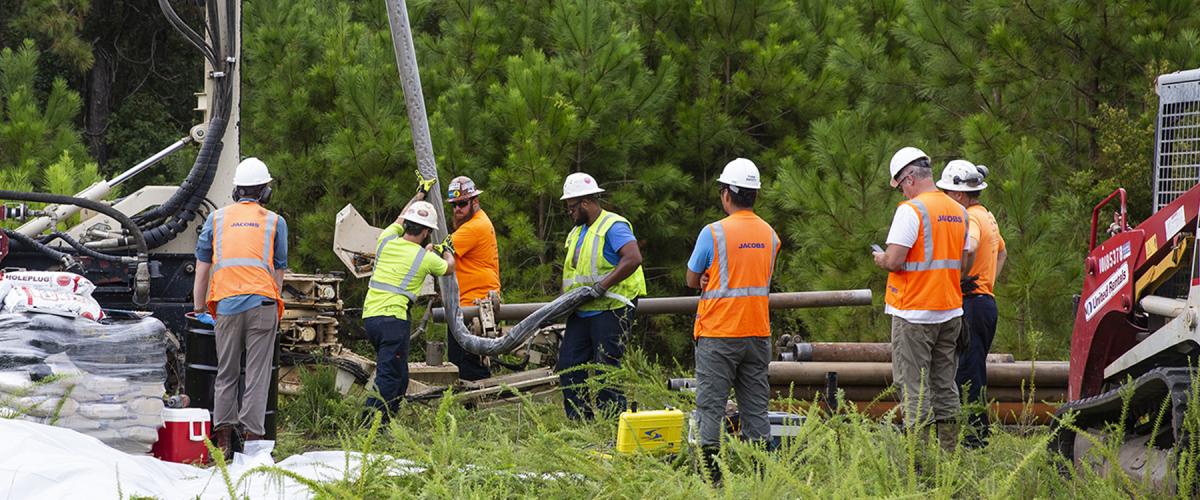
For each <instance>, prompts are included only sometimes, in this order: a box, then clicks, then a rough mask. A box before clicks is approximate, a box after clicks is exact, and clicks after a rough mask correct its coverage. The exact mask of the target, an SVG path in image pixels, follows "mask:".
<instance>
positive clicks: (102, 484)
mask: <svg viewBox="0 0 1200 500" xmlns="http://www.w3.org/2000/svg"><path fill="white" fill-rule="evenodd" d="M360 458H361V455H360V454H358V453H355V452H345V451H314V452H308V453H305V454H303V455H295V456H292V457H288V458H287V459H285V460H283V461H282V462H279V463H277V464H276V463H275V462H274V461H273V460H272V459H271V456H270V454H269V450H266V451H265V452H263V453H257V454H254V455H243V454H235V455H234V460H233V463H231V464H230V465H229V467H227V469H226V470H227V471H228V473H229V477H230V480H231V481H232V482H233V483H234V484H238V481H239V480H241V484H240V486H238V488H237V493H238V496H239V497H248V498H254V499H258V498H264V499H275V498H280V499H288V500H291V499H300V498H311V497H312V494H311V492H310V491H309V490H308V488H306V487H304V486H302V485H300V484H299V483H297V482H296V481H293V480H291V479H282V478H280V477H279V476H278V475H274V476H272V475H268V474H263V473H252V474H248V475H247V471H249V470H251V469H253V468H255V467H258V466H264V465H266V466H271V465H274V466H276V467H278V468H280V469H283V470H287V471H291V472H293V473H295V474H298V475H299V476H301V477H305V478H309V479H312V480H314V481H336V480H341V479H346V478H355V477H357V470H358V465H359V459H360ZM406 465H407V464H405V463H404V462H403V461H396V462H395V463H394V466H395V467H396V472H397V473H403V472H405V471H404V469H407V467H406ZM410 470H411V469H410ZM243 476H244V477H243ZM131 495H143V496H153V497H158V498H164V499H167V498H197V497H199V498H228V497H229V490H228V488H227V487H226V485H225V479H224V478H223V476H222V475H221V473H220V471H219V470H218V469H217V468H216V467H210V468H207V469H205V468H200V467H195V466H191V465H185V464H176V463H170V462H163V461H160V460H158V459H156V458H154V457H151V456H137V455H129V454H126V453H123V452H120V451H117V450H115V449H113V448H110V447H108V446H106V445H104V443H101V442H100V441H99V440H97V439H96V438H93V437H90V436H86V435H83V434H80V433H78V432H75V431H73V430H70V429H64V428H60V427H51V426H48V425H42V424H37V423H33V422H25V421H20V420H11V419H4V418H0V500H7V499H24V498H37V499H50V498H72V499H75V498H128V497H129V496H131Z"/></svg>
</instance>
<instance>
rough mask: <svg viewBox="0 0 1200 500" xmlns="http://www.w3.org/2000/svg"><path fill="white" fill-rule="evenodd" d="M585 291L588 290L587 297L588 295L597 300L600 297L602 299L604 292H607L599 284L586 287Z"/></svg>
mask: <svg viewBox="0 0 1200 500" xmlns="http://www.w3.org/2000/svg"><path fill="white" fill-rule="evenodd" d="M587 290H588V295H590V296H591V297H592V298H593V299H598V298H600V297H603V296H604V294H605V293H606V292H608V289H607V288H605V287H604V285H601V284H600V283H596V284H594V285H592V286H589V287H587Z"/></svg>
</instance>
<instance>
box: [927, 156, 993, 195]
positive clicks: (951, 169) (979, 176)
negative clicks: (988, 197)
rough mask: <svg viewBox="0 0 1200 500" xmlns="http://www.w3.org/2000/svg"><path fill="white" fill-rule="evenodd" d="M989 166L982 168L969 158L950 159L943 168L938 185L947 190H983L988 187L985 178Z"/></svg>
mask: <svg viewBox="0 0 1200 500" xmlns="http://www.w3.org/2000/svg"><path fill="white" fill-rule="evenodd" d="M986 172H987V167H983V168H982V169H980V168H979V167H977V166H976V165H975V164H974V163H971V162H969V161H967V160H950V163H947V164H946V168H944V169H942V179H941V180H939V181H937V187H939V188H941V189H945V190H947V191H982V190H983V189H984V188H986V187H987V183H986V182H983V178H984V176H985V175H987V174H986Z"/></svg>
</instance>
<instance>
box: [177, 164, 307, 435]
mask: <svg viewBox="0 0 1200 500" xmlns="http://www.w3.org/2000/svg"><path fill="white" fill-rule="evenodd" d="M271 180H272V179H271V174H270V172H268V170H267V165H266V164H265V163H263V162H262V161H261V160H259V159H258V158H247V159H245V160H243V161H242V162H241V163H239V164H238V166H237V169H236V170H235V171H234V176H233V185H234V192H233V199H234V200H235V201H237V203H235V204H233V205H229V206H227V207H224V208H221V209H218V210H216V211H214V212H212V213H211V214H209V215H208V218H207V219H206V220H205V221H204V226H203V227H202V228H201V230H200V239H199V241H198V242H197V244H196V279H195V282H194V284H193V288H192V297H193V303H194V305H195V310H196V312H198V313H208V314H211V315H212V316H213V317H215V319H216V321H215V334H216V349H217V377H216V381H215V383H214V388H213V390H214V394H213V421H214V423H215V424H216V425H215V426H214V427H213V437H214V441H215V442H216V445H217V447H219V448H221V450H222V451H223V452H225V453H226V455H225V456H230V455H228V453H229V452H230V451H234V450H233V445H234V441H233V438H234V437H235V432H240V437H241V440H242V441H243V442H244V441H253V440H258V439H263V438H264V436H265V434H266V427H265V421H266V413H267V395H268V392H269V390H270V385H271V364H272V360H273V358H274V353H275V342H276V338H275V334H276V330H278V328H279V319H280V318H282V317H283V300H282V299H281V297H280V289H281V288H282V286H283V274H284V272H285V271H286V270H287V223H286V222H285V221H284V220H283V217H280V216H279V215H278V214H276V213H275V212H272V211H270V210H267V209H266V208H263V206H262V205H263V204H265V203H266V202H267V201H268V200H269V199H270V197H271V186H270V183H271ZM210 272H211V275H210ZM210 284H211V286H210ZM243 356H244V357H245V367H244V371H245V377H246V378H245V388H244V391H242V396H241V397H240V398H239V397H238V378H239V376H240V375H241V372H242V371H243V366H242V358H243Z"/></svg>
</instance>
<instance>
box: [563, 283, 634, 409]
mask: <svg viewBox="0 0 1200 500" xmlns="http://www.w3.org/2000/svg"><path fill="white" fill-rule="evenodd" d="M632 328H633V308H632V307H622V308H620V309H614V310H611V311H604V312H602V313H600V314H598V315H596V316H590V317H587V318H581V317H579V316H578V315H575V314H572V315H571V316H569V317H568V318H567V330H566V333H565V334H563V340H562V345H561V346H559V349H558V366H557V369H558V370H559V371H563V370H570V369H571V368H573V367H576V366H579V365H583V364H587V363H597V364H605V365H609V366H620V365H621V358H622V357H624V356H625V337H626V336H627V335H628V334H629V330H631V329H632ZM588 376H589V373H588V370H570V371H568V372H567V373H563V374H561V375H559V384H560V385H562V389H563V408H564V409H565V410H566V412H567V418H570V419H572V420H579V419H586V420H591V419H592V418H594V416H595V415H594V414H593V412H592V405H591V403H589V402H588V399H589V396H590V394H588V392H587V390H586V389H585V388H584V387H583V384H584V382H586V381H587V379H588ZM596 404H597V406H599V407H600V411H601V412H602V413H604V414H607V415H610V416H615V415H617V414H618V413H619V412H620V411H621V410H623V409H624V408H625V395H624V394H623V393H621V391H620V390H618V389H616V388H612V387H605V388H603V389H601V390H600V391H598V392H597V393H596Z"/></svg>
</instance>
